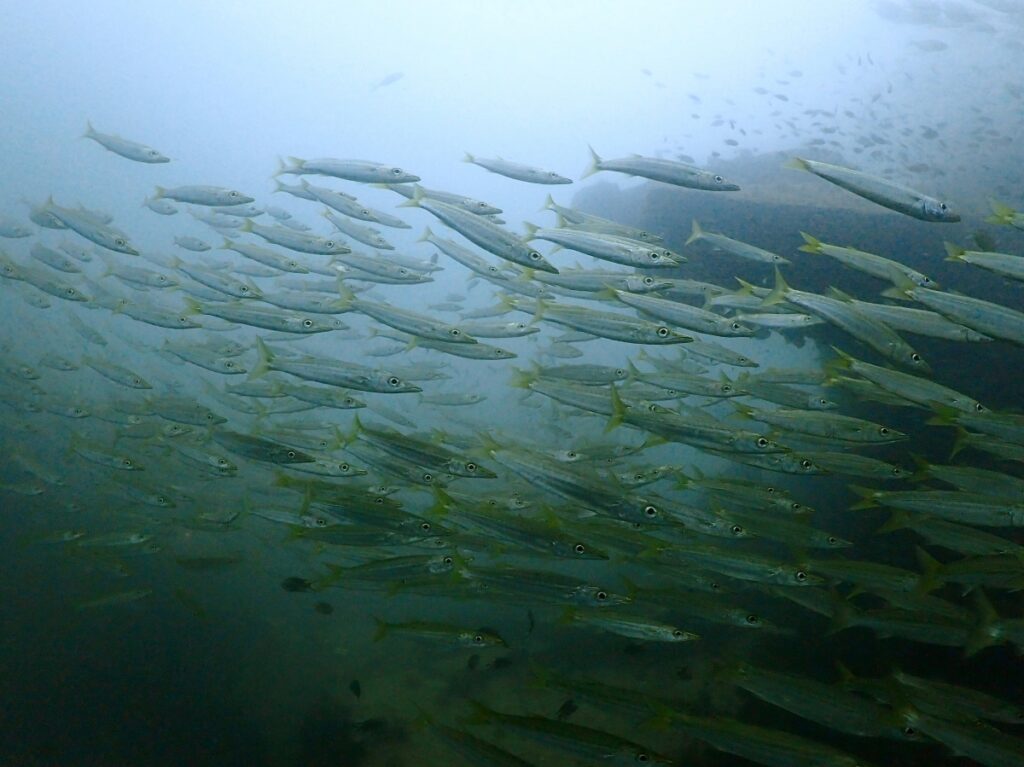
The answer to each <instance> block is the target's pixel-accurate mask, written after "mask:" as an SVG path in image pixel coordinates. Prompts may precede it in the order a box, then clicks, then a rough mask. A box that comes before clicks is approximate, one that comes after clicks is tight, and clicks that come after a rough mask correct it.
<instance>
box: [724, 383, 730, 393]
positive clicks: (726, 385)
mask: <svg viewBox="0 0 1024 767" xmlns="http://www.w3.org/2000/svg"><path fill="white" fill-rule="evenodd" d="M731 391H732V387H731V386H730V385H729V384H722V393H723V394H728V393H729V392H731Z"/></svg>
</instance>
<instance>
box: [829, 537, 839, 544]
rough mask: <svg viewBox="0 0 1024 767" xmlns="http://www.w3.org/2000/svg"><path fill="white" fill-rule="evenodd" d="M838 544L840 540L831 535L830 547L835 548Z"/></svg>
mask: <svg viewBox="0 0 1024 767" xmlns="http://www.w3.org/2000/svg"><path fill="white" fill-rule="evenodd" d="M837 543H839V539H838V538H836V537H835V536H834V535H830V536H829V537H828V544H829V546H835V545H836V544H837Z"/></svg>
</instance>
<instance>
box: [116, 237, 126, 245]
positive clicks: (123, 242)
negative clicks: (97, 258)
mask: <svg viewBox="0 0 1024 767" xmlns="http://www.w3.org/2000/svg"><path fill="white" fill-rule="evenodd" d="M114 244H115V245H117V247H119V248H123V247H124V246H125V245H127V244H128V243H127V241H125V239H124V238H123V237H118V238H117V239H116V240H114Z"/></svg>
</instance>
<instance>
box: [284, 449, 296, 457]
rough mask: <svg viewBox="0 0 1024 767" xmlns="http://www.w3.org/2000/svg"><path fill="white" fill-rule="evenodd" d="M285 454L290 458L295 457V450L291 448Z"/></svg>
mask: <svg viewBox="0 0 1024 767" xmlns="http://www.w3.org/2000/svg"><path fill="white" fill-rule="evenodd" d="M285 455H286V456H288V457H289V458H294V457H295V451H294V450H289V451H288V452H287V453H285Z"/></svg>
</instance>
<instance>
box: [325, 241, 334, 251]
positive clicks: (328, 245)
mask: <svg viewBox="0 0 1024 767" xmlns="http://www.w3.org/2000/svg"><path fill="white" fill-rule="evenodd" d="M324 245H326V246H327V247H328V248H330V249H331V250H333V249H334V240H327V241H325V242H324Z"/></svg>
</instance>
